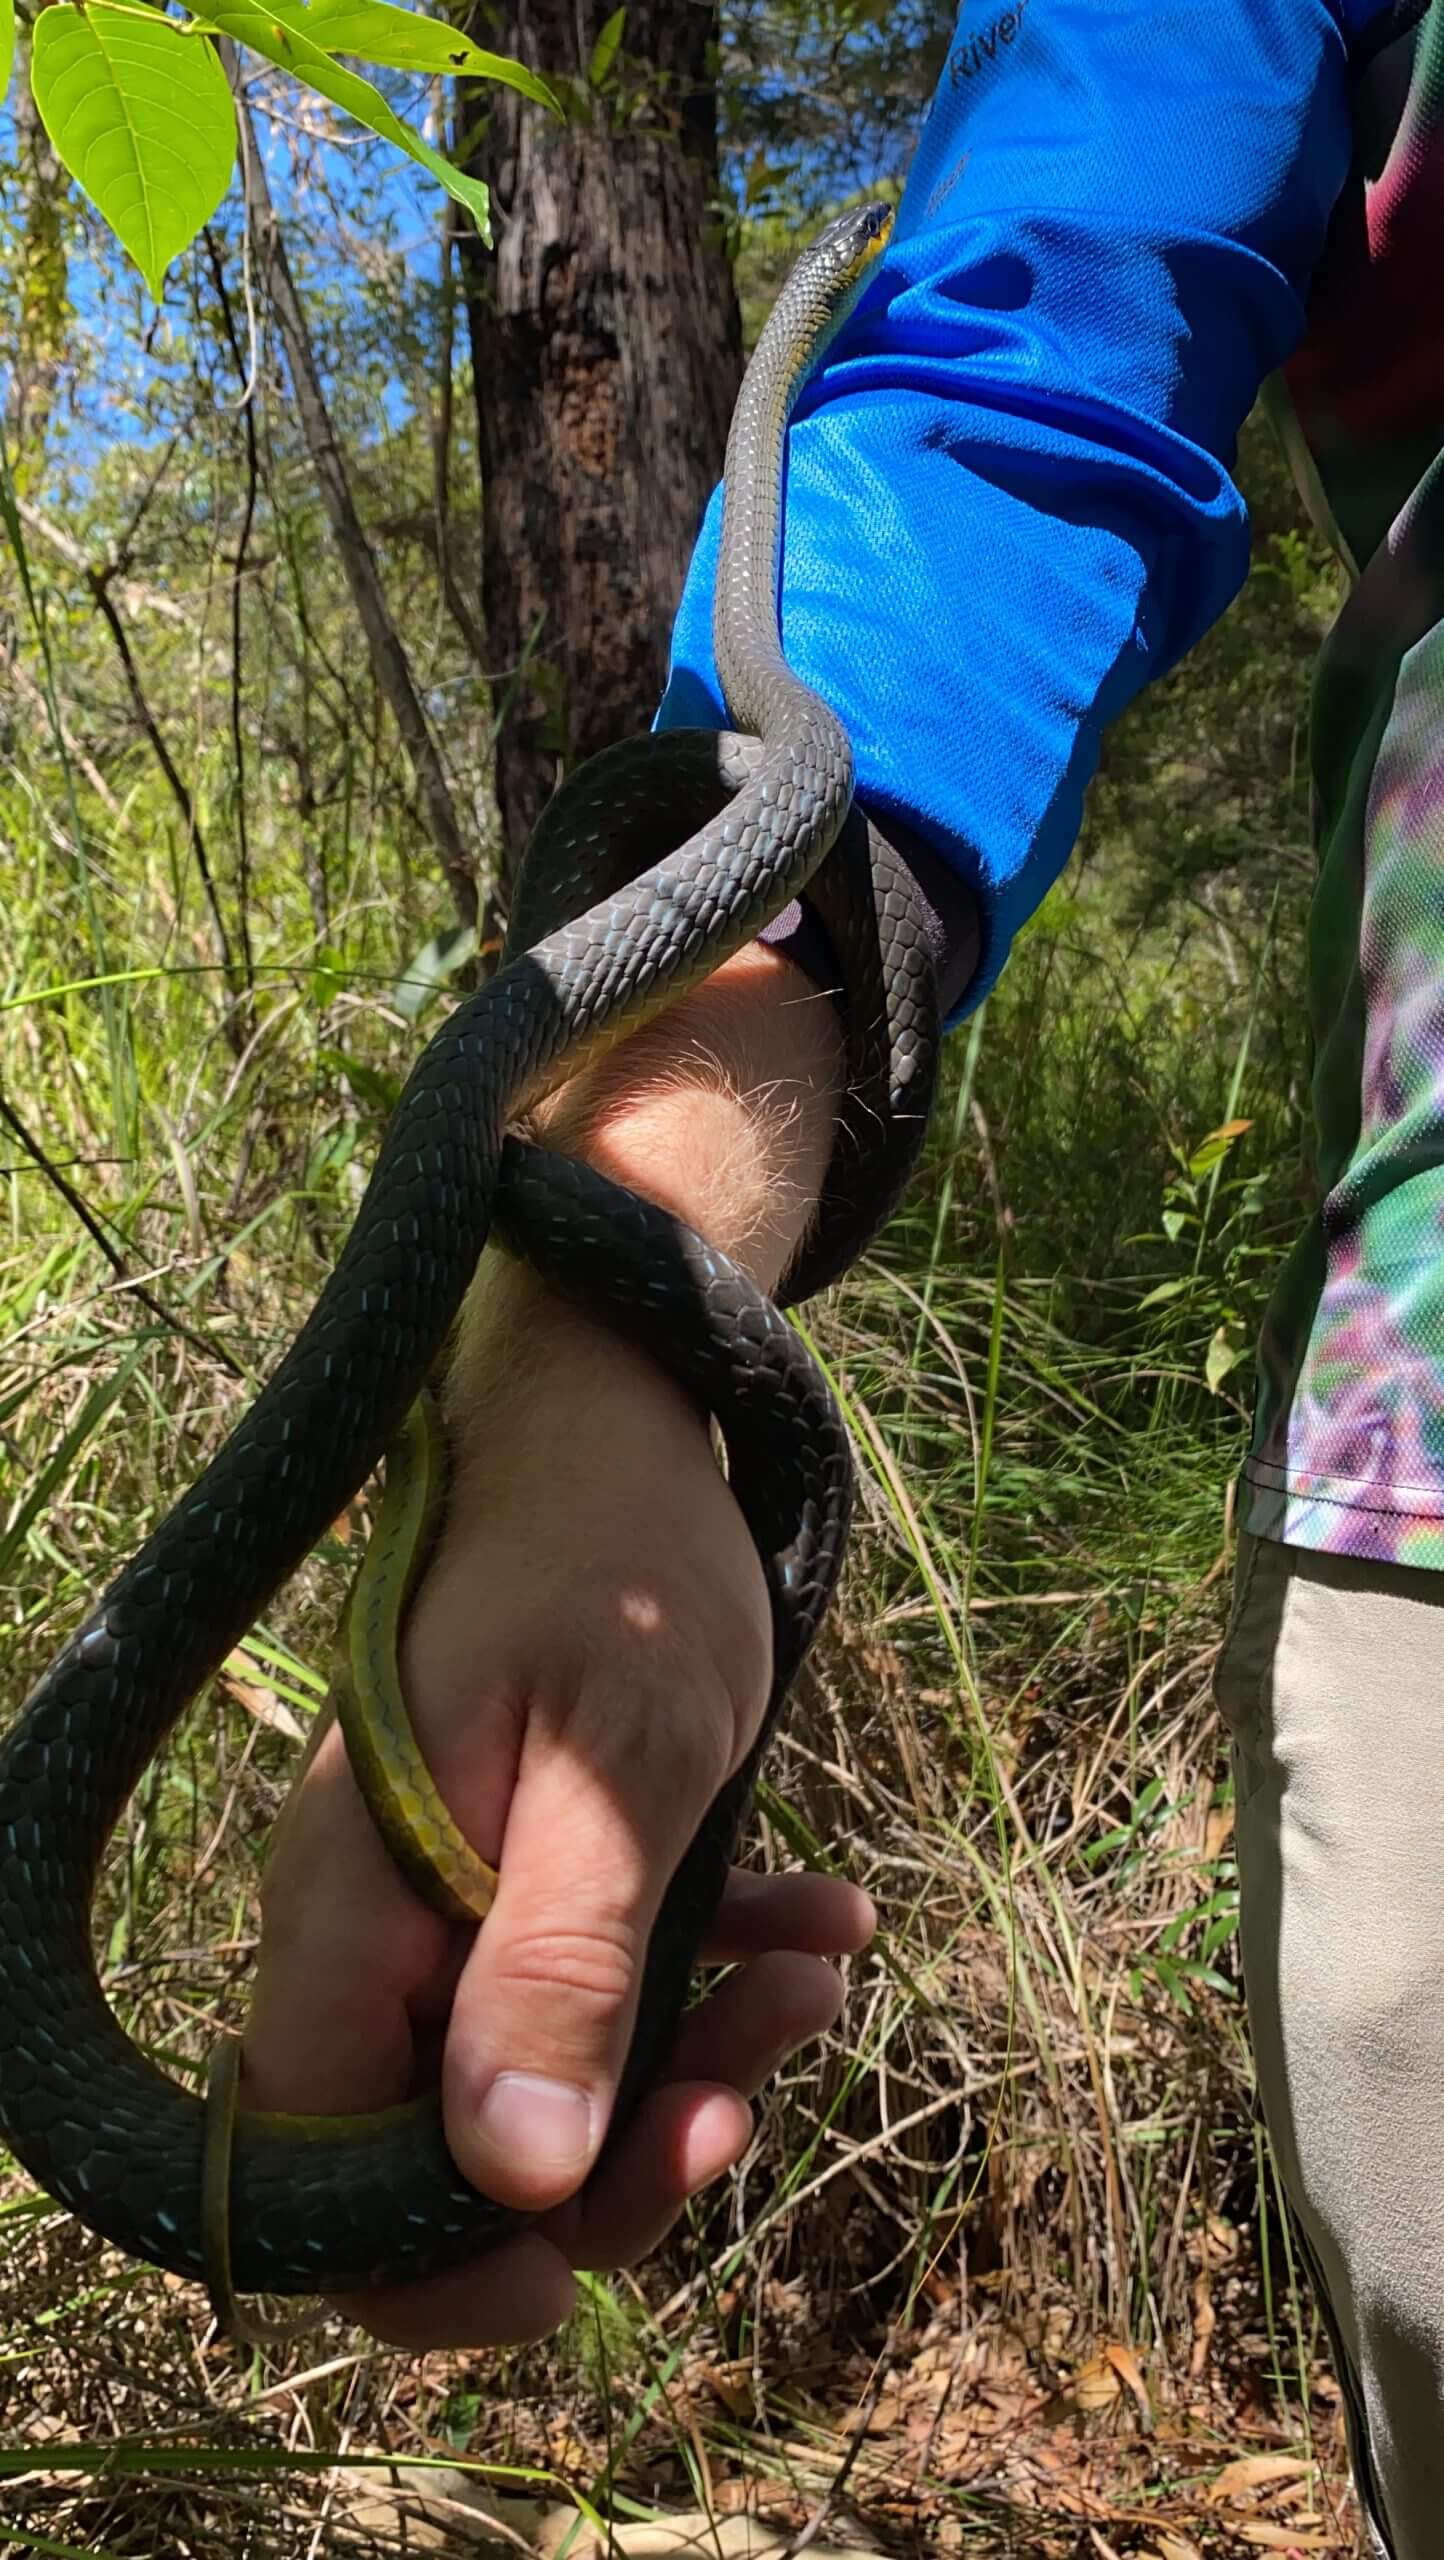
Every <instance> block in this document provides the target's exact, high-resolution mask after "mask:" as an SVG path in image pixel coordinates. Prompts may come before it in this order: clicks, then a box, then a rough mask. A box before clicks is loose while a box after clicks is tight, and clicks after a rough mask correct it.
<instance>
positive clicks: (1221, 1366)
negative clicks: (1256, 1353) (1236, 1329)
mask: <svg viewBox="0 0 1444 2560" xmlns="http://www.w3.org/2000/svg"><path fill="white" fill-rule="evenodd" d="M1244 1348H1245V1346H1244V1344H1243V1343H1241V1342H1238V1341H1236V1340H1235V1339H1234V1337H1233V1334H1232V1332H1231V1330H1230V1328H1229V1327H1228V1326H1227V1325H1226V1324H1221V1325H1220V1326H1219V1328H1218V1331H1217V1333H1216V1334H1215V1335H1214V1337H1213V1340H1212V1342H1211V1343H1210V1344H1209V1346H1208V1353H1207V1357H1206V1358H1205V1360H1204V1364H1203V1374H1204V1377H1205V1379H1206V1381H1207V1383H1208V1388H1209V1392H1210V1393H1211V1394H1212V1395H1217V1393H1218V1391H1219V1388H1220V1387H1221V1386H1222V1385H1223V1382H1224V1379H1225V1378H1226V1377H1227V1376H1228V1375H1229V1372H1230V1371H1231V1370H1233V1369H1236V1368H1237V1367H1238V1364H1239V1362H1240V1360H1241V1359H1242V1358H1243V1356H1244Z"/></svg>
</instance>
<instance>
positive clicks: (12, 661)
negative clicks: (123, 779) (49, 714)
mask: <svg viewBox="0 0 1444 2560" xmlns="http://www.w3.org/2000/svg"><path fill="white" fill-rule="evenodd" d="M0 681H3V682H4V683H6V684H11V685H13V686H14V688H15V690H16V692H17V693H18V694H19V696H20V698H21V700H22V702H28V703H29V705H30V708H31V710H32V711H37V712H38V713H39V714H40V717H41V718H42V720H43V719H44V718H45V717H46V705H45V696H44V694H43V693H42V692H41V690H40V687H39V685H38V684H37V683H36V682H35V679H34V677H33V676H28V675H27V674H26V672H25V669H24V667H23V666H22V665H21V663H20V660H19V659H18V658H16V657H13V656H11V655H9V654H8V653H7V652H4V651H0ZM60 743H61V745H62V746H63V747H64V749H65V752H66V754H67V755H68V756H73V757H74V759H75V762H76V763H77V765H78V766H79V767H80V770H81V772H82V773H83V774H84V776H85V779H86V781H87V782H88V783H89V785H90V788H91V790H92V791H93V792H94V793H95V796H96V798H97V800H98V801H99V802H100V805H101V807H102V809H104V811H105V812H106V815H107V816H108V817H111V818H115V819H117V820H118V819H119V817H120V802H119V801H118V800H117V798H116V796H115V793H114V792H113V791H112V790H111V787H110V785H109V783H108V782H107V781H106V778H105V776H104V774H103V773H102V772H101V770H100V767H99V765H98V764H96V763H95V762H94V761H93V760H92V758H91V757H89V756H88V755H87V754H86V752H85V749H84V747H83V746H82V745H81V743H80V740H79V739H78V738H77V737H76V736H75V734H74V732H73V731H72V730H71V729H70V728H69V727H68V726H67V724H66V722H65V721H64V720H62V721H61V723H60Z"/></svg>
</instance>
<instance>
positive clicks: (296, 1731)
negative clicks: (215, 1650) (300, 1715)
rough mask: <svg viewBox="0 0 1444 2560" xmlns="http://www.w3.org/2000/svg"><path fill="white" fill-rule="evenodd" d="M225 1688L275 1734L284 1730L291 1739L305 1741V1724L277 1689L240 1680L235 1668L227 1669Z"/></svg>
mask: <svg viewBox="0 0 1444 2560" xmlns="http://www.w3.org/2000/svg"><path fill="white" fill-rule="evenodd" d="M221 1687H222V1688H223V1689H224V1690H225V1693H226V1695H227V1697H228V1698H234V1699H235V1702H236V1704H237V1706H238V1707H244V1708H245V1711H246V1713H247V1715H248V1716H254V1717H255V1720H256V1722H257V1724H263V1725H266V1726H268V1727H269V1729H270V1731H271V1732H272V1733H283V1734H284V1735H285V1737H286V1740H287V1741H288V1742H304V1741H305V1739H306V1736H305V1733H304V1731H303V1729H302V1727H301V1726H300V1725H299V1724H298V1723H297V1721H296V1719H295V1717H294V1716H293V1715H292V1713H291V1710H290V1708H289V1707H288V1706H286V1705H284V1704H283V1702H282V1701H281V1699H279V1698H278V1697H277V1696H276V1693H275V1691H274V1690H273V1689H258V1688H257V1687H256V1684H255V1682H254V1681H253V1680H238V1679H237V1677H236V1674H235V1673H234V1671H224V1670H223V1671H222V1673H221Z"/></svg>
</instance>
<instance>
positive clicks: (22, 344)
mask: <svg viewBox="0 0 1444 2560" xmlns="http://www.w3.org/2000/svg"><path fill="white" fill-rule="evenodd" d="M33 16H34V12H33V10H30V9H22V10H21V11H20V13H19V17H18V23H17V27H16V53H17V60H16V64H15V77H14V78H13V79H12V81H11V86H10V94H11V97H12V98H13V100H14V102H15V109H14V112H15V159H16V164H17V167H18V169H19V172H20V186H21V199H22V211H21V228H20V233H19V237H18V240H17V241H16V244H15V269H14V271H13V272H12V273H11V275H10V277H9V279H8V281H7V300H8V303H9V308H10V331H11V343H10V347H9V350H8V353H9V358H10V363H9V381H8V384H7V386H6V391H5V403H4V418H3V426H4V434H5V441H6V444H7V447H8V449H9V453H10V465H11V471H12V474H13V476H14V480H15V485H16V487H17V489H22V490H28V489H36V488H39V486H40V485H41V478H42V466H43V462H44V455H45V438H46V432H47V429H48V428H49V425H50V416H51V411H52V410H53V408H54V406H55V398H56V393H57V391H58V389H59V386H60V377H61V373H62V371H63V369H64V365H65V336H66V329H67V326H68V323H69V320H70V282H69V274H68V270H67V265H66V255H65V204H66V197H67V195H68V192H69V186H70V181H69V179H68V178H67V176H66V174H65V171H64V169H63V168H62V167H61V165H60V162H59V160H58V159H57V158H56V155H55V151H54V147H53V145H52V143H51V140H50V136H49V135H48V133H47V132H46V130H45V127H44V125H43V124H42V123H41V121H40V112H39V109H38V108H37V106H36V104H35V99H34V96H33V94H32V92H31V87H30V29H31V24H32V22H33Z"/></svg>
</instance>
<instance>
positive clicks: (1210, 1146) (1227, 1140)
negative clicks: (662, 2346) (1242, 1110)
mask: <svg viewBox="0 0 1444 2560" xmlns="http://www.w3.org/2000/svg"><path fill="white" fill-rule="evenodd" d="M1252 1127H1253V1122H1252V1121H1251V1120H1225V1122H1224V1124H1223V1127H1222V1128H1221V1129H1210V1131H1209V1133H1208V1136H1207V1137H1206V1138H1200V1140H1199V1142H1198V1147H1197V1150H1196V1152H1195V1153H1194V1154H1193V1155H1191V1156H1190V1157H1189V1159H1188V1170H1189V1172H1190V1173H1191V1174H1193V1176H1194V1177H1195V1179H1197V1177H1198V1176H1199V1175H1200V1174H1205V1173H1211V1172H1212V1171H1213V1168H1214V1166H1215V1165H1216V1164H1222V1162H1223V1160H1224V1157H1225V1156H1226V1155H1227V1154H1228V1152H1229V1150H1230V1148H1231V1147H1233V1146H1234V1145H1236V1144H1237V1142H1238V1140H1239V1139H1240V1138H1242V1137H1244V1136H1246V1134H1247V1132H1248V1131H1249V1130H1250V1129H1251V1128H1252Z"/></svg>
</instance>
